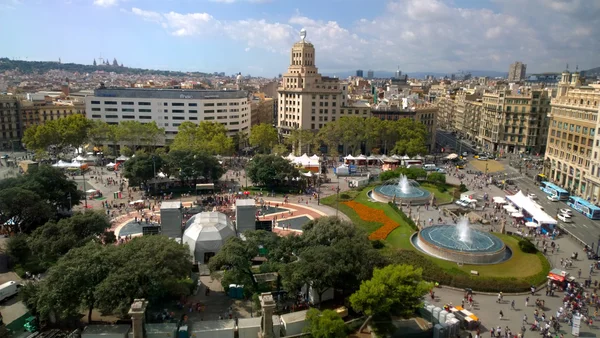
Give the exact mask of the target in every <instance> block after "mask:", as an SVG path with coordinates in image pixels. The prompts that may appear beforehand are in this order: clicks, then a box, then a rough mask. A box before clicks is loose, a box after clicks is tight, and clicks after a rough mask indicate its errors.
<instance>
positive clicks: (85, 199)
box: [81, 169, 88, 211]
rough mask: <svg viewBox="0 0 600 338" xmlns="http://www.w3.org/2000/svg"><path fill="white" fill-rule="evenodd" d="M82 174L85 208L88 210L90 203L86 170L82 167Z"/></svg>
mask: <svg viewBox="0 0 600 338" xmlns="http://www.w3.org/2000/svg"><path fill="white" fill-rule="evenodd" d="M81 176H82V177H83V200H84V201H85V210H84V211H86V210H87V208H88V204H87V188H86V185H85V170H83V169H81Z"/></svg>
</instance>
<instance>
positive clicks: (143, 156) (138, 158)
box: [123, 152, 164, 186]
mask: <svg viewBox="0 0 600 338" xmlns="http://www.w3.org/2000/svg"><path fill="white" fill-rule="evenodd" d="M163 165H164V159H163V157H162V156H159V155H156V154H148V153H145V152H138V153H136V154H135V157H132V158H130V159H129V160H127V161H126V162H125V169H124V173H123V176H125V178H127V179H128V180H129V184H130V185H132V186H136V185H140V184H144V185H145V184H146V183H147V182H148V181H149V180H151V179H152V178H153V177H154V176H155V174H158V173H159V171H160V169H161V168H162V167H163Z"/></svg>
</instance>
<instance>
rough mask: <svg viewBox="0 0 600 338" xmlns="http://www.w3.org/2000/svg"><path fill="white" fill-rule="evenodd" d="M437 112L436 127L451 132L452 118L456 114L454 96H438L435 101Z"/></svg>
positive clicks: (452, 127)
mask: <svg viewBox="0 0 600 338" xmlns="http://www.w3.org/2000/svg"><path fill="white" fill-rule="evenodd" d="M435 104H436V106H437V107H438V108H439V111H438V127H439V128H440V129H443V130H448V131H451V130H453V129H454V116H455V114H456V106H457V104H456V101H455V100H454V96H451V95H443V96H438V97H437V98H436V100H435Z"/></svg>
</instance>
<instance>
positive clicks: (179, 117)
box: [173, 116, 185, 120]
mask: <svg viewBox="0 0 600 338" xmlns="http://www.w3.org/2000/svg"><path fill="white" fill-rule="evenodd" d="M173 120H185V117H183V116H173Z"/></svg>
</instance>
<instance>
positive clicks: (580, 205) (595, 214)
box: [567, 196, 600, 219]
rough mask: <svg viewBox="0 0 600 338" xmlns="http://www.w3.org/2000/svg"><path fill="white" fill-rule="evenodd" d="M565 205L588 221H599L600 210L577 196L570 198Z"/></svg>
mask: <svg viewBox="0 0 600 338" xmlns="http://www.w3.org/2000/svg"><path fill="white" fill-rule="evenodd" d="M567 205H568V206H570V207H571V208H573V209H575V210H577V211H579V212H580V213H582V214H584V215H585V216H586V217H587V218H590V219H600V208H598V207H597V206H595V205H593V204H592V203H590V202H588V201H586V200H585V199H583V198H581V197H577V196H570V197H569V200H568V201H567Z"/></svg>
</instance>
